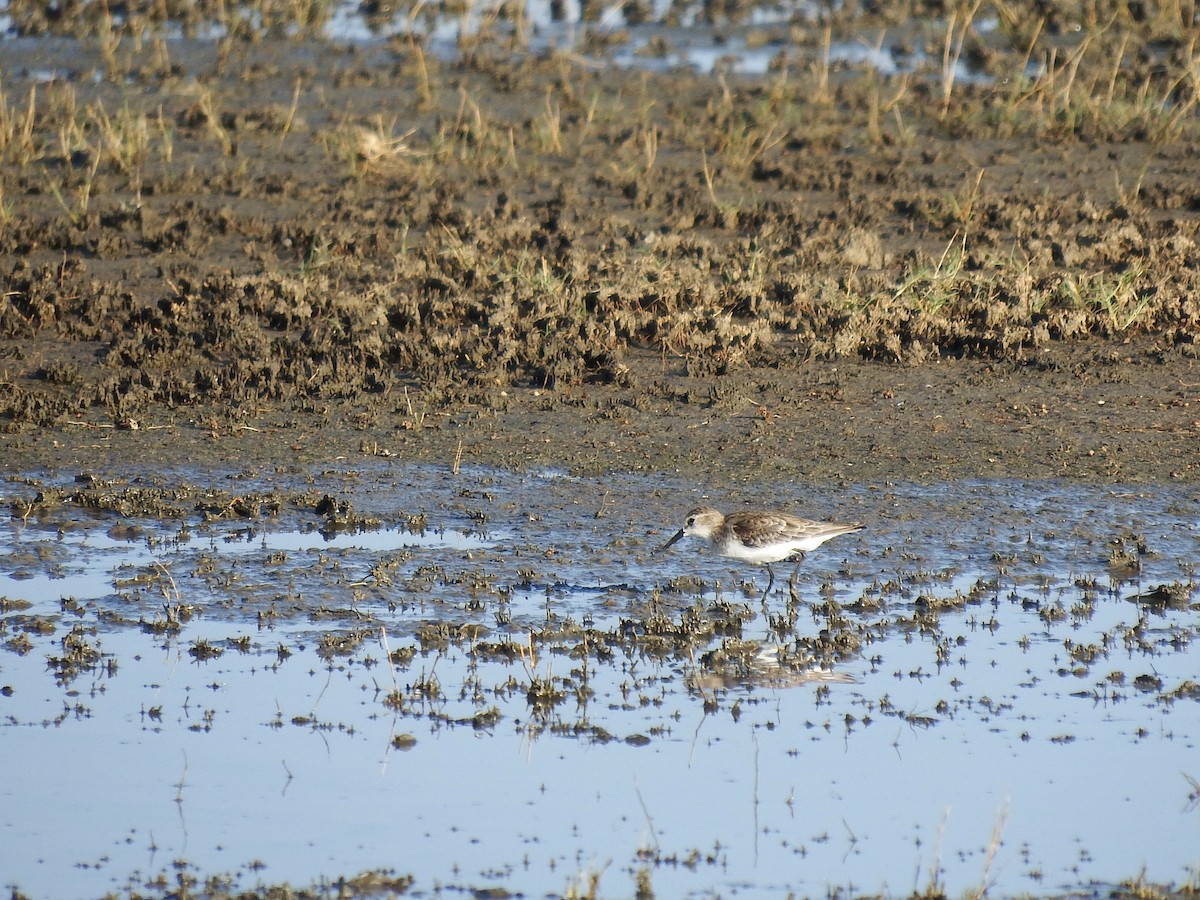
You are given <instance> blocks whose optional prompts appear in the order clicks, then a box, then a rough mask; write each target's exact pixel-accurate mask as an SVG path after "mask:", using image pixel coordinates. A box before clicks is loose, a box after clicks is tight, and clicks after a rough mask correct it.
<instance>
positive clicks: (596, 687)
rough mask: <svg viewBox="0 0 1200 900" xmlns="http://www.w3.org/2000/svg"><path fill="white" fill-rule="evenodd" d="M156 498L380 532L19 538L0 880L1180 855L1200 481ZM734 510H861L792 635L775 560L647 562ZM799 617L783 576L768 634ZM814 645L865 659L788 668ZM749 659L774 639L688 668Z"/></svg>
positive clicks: (479, 481)
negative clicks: (772, 576) (371, 526)
mask: <svg viewBox="0 0 1200 900" xmlns="http://www.w3.org/2000/svg"><path fill="white" fill-rule="evenodd" d="M157 480H158V481H159V482H160V483H162V484H170V483H172V482H173V481H188V482H191V483H194V484H201V485H204V484H211V485H213V486H214V487H217V488H219V489H221V490H226V491H231V490H236V491H238V492H247V493H249V492H253V491H271V490H274V491H277V492H280V493H281V494H282V495H284V496H288V494H289V491H292V490H295V491H297V492H299V491H306V490H310V489H311V484H312V483H313V482H315V483H317V484H319V485H320V488H321V490H323V491H326V492H328V493H330V494H332V495H334V496H336V497H337V498H338V499H339V500H348V501H351V502H352V503H353V505H354V509H355V511H356V512H357V513H359V514H362V515H366V516H376V517H378V518H379V519H381V520H382V524H381V527H380V528H378V529H375V530H368V531H362V532H358V533H354V532H347V531H342V532H338V533H336V534H333V535H332V539H330V540H326V538H325V537H324V536H323V535H322V534H321V533H320V531H319V530H318V529H319V528H320V527H321V526H322V524H323V523H322V520H321V519H320V518H319V517H316V516H315V515H313V514H312V512H311V511H307V510H304V509H302V508H299V507H295V506H290V505H289V504H287V503H285V504H283V506H282V511H281V512H280V513H279V514H278V515H275V516H274V517H262V518H259V519H253V520H235V521H225V520H217V521H210V522H206V521H204V518H203V516H201V515H200V514H198V513H197V514H195V515H193V514H190V513H189V514H185V515H183V516H181V517H179V519H177V520H172V521H169V522H165V523H164V522H162V521H155V520H149V519H147V520H141V521H139V520H129V519H120V518H118V517H117V516H115V515H114V514H96V513H91V512H88V511H85V510H82V509H79V508H76V507H74V506H72V505H70V504H64V505H63V506H60V507H58V508H56V509H54V510H51V511H46V512H45V513H44V514H43V515H41V516H40V517H39V516H36V515H35V516H30V517H29V519H28V520H27V521H24V522H23V521H21V520H13V521H10V522H7V523H5V524H4V525H3V527H2V530H0V598H3V599H2V600H0V610H2V611H0V622H2V623H3V630H2V631H0V641H2V642H3V643H2V644H0V688H3V689H5V691H4V693H3V694H0V732H2V735H0V765H3V767H4V770H5V771H7V772H10V773H13V772H25V773H27V777H10V778H7V779H5V780H4V781H3V782H2V783H0V847H3V848H4V849H3V851H0V854H2V863H3V864H2V865H0V874H2V880H3V882H4V884H5V885H6V886H7V885H15V886H17V887H19V888H20V889H21V890H23V891H26V892H28V893H30V894H32V895H36V896H45V897H73V896H84V895H98V894H100V893H102V892H104V891H106V890H110V889H118V888H121V887H122V886H125V885H128V884H131V883H134V884H140V883H144V882H145V881H147V880H148V879H151V878H154V877H156V876H159V875H160V874H162V873H165V876H166V878H167V879H168V881H173V879H174V878H175V877H176V876H177V873H178V872H183V873H185V874H189V873H190V874H196V875H201V876H204V875H211V874H218V873H225V874H229V875H232V876H233V877H234V878H235V880H236V881H237V882H238V883H239V884H241V885H242V886H243V887H245V886H252V885H254V884H256V883H258V882H259V881H263V882H268V883H277V882H280V881H284V880H288V881H291V882H292V883H294V884H308V883H310V882H314V881H321V880H322V879H336V878H338V877H340V876H351V875H354V874H356V873H358V872H360V871H363V870H368V869H384V870H390V871H393V872H395V873H396V874H397V875H411V876H412V877H413V878H414V883H413V887H412V889H413V891H415V892H418V893H426V894H427V893H429V892H431V891H433V890H435V889H437V888H438V887H461V888H468V887H473V888H487V887H503V888H507V889H509V890H513V891H522V892H525V893H527V894H530V895H541V894H552V893H560V892H562V891H564V890H565V889H567V888H568V887H569V886H571V885H572V884H578V883H580V882H581V881H584V880H586V878H587V877H589V876H590V875H592V874H599V878H600V887H601V894H602V895H605V896H625V895H630V894H632V893H633V890H634V886H635V879H636V878H637V877H638V873H639V872H642V871H643V870H644V872H645V876H644V877H647V878H648V880H649V883H650V884H651V885H652V887H653V889H654V890H655V891H656V892H657V893H659V895H660V896H711V895H714V894H722V895H725V894H730V893H738V892H746V893H753V894H754V895H755V896H780V897H782V896H785V895H786V894H787V893H788V892H797V893H801V894H814V893H825V892H826V891H827V890H831V889H833V888H836V887H844V888H852V889H853V890H855V891H888V892H893V893H895V892H901V891H909V890H912V889H922V888H925V887H927V886H929V885H930V884H931V883H934V882H935V881H936V882H937V883H939V884H941V885H943V886H944V887H945V889H946V890H947V891H949V892H950V893H952V894H953V893H961V892H963V891H966V890H969V889H977V888H981V887H984V886H988V887H990V888H991V889H992V890H993V891H994V892H995V893H997V894H1002V895H1004V894H1012V893H1016V892H1036V893H1043V892H1048V891H1063V890H1068V889H1074V888H1080V887H1085V886H1087V885H1089V884H1091V883H1093V882H1097V883H1101V884H1105V883H1111V882H1114V881H1116V880H1119V879H1122V878H1129V877H1136V876H1137V875H1139V873H1144V876H1145V877H1146V879H1148V880H1151V881H1154V880H1158V881H1173V882H1179V881H1182V880H1184V879H1186V878H1188V877H1189V874H1190V873H1194V872H1195V871H1196V867H1197V866H1198V865H1200V852H1198V851H1197V849H1196V848H1197V847H1200V841H1198V840H1197V838H1198V837H1200V813H1198V812H1197V808H1196V800H1197V798H1196V791H1197V785H1196V783H1195V781H1194V780H1193V779H1200V767H1198V766H1197V764H1196V759H1197V755H1196V746H1195V745H1196V741H1197V736H1198V730H1200V717H1198V716H1197V703H1198V702H1200V689H1196V688H1195V687H1194V683H1193V682H1192V681H1190V679H1193V678H1195V676H1196V672H1195V665H1194V662H1193V661H1191V660H1190V658H1189V653H1188V650H1189V648H1190V643H1191V641H1192V640H1193V639H1194V637H1195V634H1196V629H1197V614H1196V602H1195V599H1196V598H1195V595H1194V585H1193V579H1194V560H1195V558H1196V554H1197V541H1196V536H1195V535H1196V525H1197V520H1198V519H1200V503H1198V502H1197V497H1196V496H1195V495H1194V493H1193V492H1191V491H1189V490H1170V489H1166V490H1163V489H1156V490H1148V489H1142V488H1139V489H1136V490H1135V489H1128V490H1126V489H1121V488H1112V487H1107V488H1103V487H1092V486H1080V485H1068V484H1055V483H1037V484H1024V483H1007V482H1003V483H1002V482H982V483H974V484H958V485H942V486H935V487H932V488H931V487H927V486H918V485H899V486H895V485H892V486H849V487H844V488H836V487H829V486H823V487H810V486H801V485H763V486H759V487H757V488H756V489H755V490H754V491H752V492H750V493H749V494H746V493H742V494H737V492H734V491H724V490H720V491H718V490H715V489H714V490H713V491H712V492H710V493H709V494H705V493H703V492H702V491H700V490H697V489H695V488H694V487H692V486H690V485H685V484H682V483H678V482H676V481H674V480H672V479H671V478H670V477H667V476H660V477H637V476H614V477H611V478H608V479H605V480H603V481H598V480H590V479H580V478H574V477H571V476H567V475H565V474H562V473H553V472H544V473H537V474H526V475H520V474H512V473H504V472H493V471H484V470H471V471H464V472H463V473H462V474H460V475H458V476H454V475H452V474H451V473H449V472H445V471H441V470H437V469H428V468H426V469H421V468H405V467H401V466H387V465H378V466H365V467H362V468H357V469H352V470H351V469H347V470H342V471H335V472H322V473H312V474H310V475H308V476H306V477H305V478H301V477H300V476H269V475H259V474H255V473H251V474H249V475H247V474H246V473H239V474H238V476H237V477H236V478H233V477H231V476H229V475H227V474H222V473H208V474H205V473H196V472H189V473H174V474H172V475H166V476H159V477H158V479H157ZM34 489H35V486H30V485H25V484H22V483H20V482H13V483H10V484H9V485H8V486H7V489H6V492H7V495H8V497H9V498H10V499H11V498H14V497H18V498H20V497H24V498H28V497H29V496H30V495H31V494H32V492H33V491H34ZM735 496H738V497H739V499H746V500H749V501H755V505H758V504H760V503H770V504H772V505H784V506H786V507H787V508H789V509H791V510H793V511H795V512H798V513H800V514H803V515H812V516H814V517H820V518H838V519H841V518H847V519H861V520H863V521H866V522H867V523H868V526H869V527H868V529H867V530H866V531H863V532H861V533H860V534H856V535H849V536H846V537H843V538H839V539H838V540H836V541H834V542H831V543H830V544H827V545H826V546H825V547H822V548H821V549H820V550H818V551H816V552H814V553H812V554H810V556H809V558H808V560H807V562H806V564H805V566H804V568H803V569H802V572H801V576H800V580H799V588H800V593H801V594H802V596H803V598H804V600H805V601H806V602H805V603H802V604H800V605H799V607H798V608H797V612H798V617H797V618H796V620H795V624H794V631H791V630H788V628H787V625H786V622H784V624H782V625H781V624H780V619H779V618H776V619H775V620H774V624H775V626H776V627H775V628H772V627H771V623H769V622H768V620H767V618H766V616H765V614H764V610H763V608H762V607H761V606H760V605H759V603H758V594H759V593H761V590H762V588H763V587H764V586H765V581H764V579H763V573H761V572H759V571H754V570H753V569H748V568H745V567H739V566H737V565H733V564H730V563H728V562H727V561H725V560H722V559H719V558H711V557H710V556H708V555H705V554H697V553H695V552H692V551H695V550H698V549H700V548H696V547H695V546H692V545H690V544H687V543H684V544H679V545H676V548H673V549H672V551H670V552H668V553H656V552H655V551H656V549H657V548H658V547H660V546H661V544H662V543H663V542H664V541H665V540H666V538H667V537H668V536H669V535H670V534H671V533H673V531H674V529H675V528H676V527H677V526H678V524H679V522H680V520H681V519H682V517H683V515H684V514H685V513H686V511H687V509H688V508H690V507H691V506H694V505H696V504H697V503H698V502H700V501H701V500H704V501H705V502H712V503H713V504H714V505H717V506H719V507H721V508H725V509H730V508H733V506H734V504H735V502H737V501H735V499H734V498H735ZM414 515H423V516H424V521H425V522H427V527H426V528H425V529H424V531H417V532H413V531H410V530H407V527H408V525H409V523H411V522H412V521H414V520H413V519H412V518H411V517H412V516H414ZM417 521H420V520H417ZM131 528H132V529H134V530H132V531H131ZM130 537H131V538H132V539H126V538H130ZM676 549H679V550H680V551H681V552H675V551H676ZM1114 551H1117V553H1118V558H1117V559H1116V562H1117V563H1120V562H1121V561H1122V560H1124V561H1125V562H1129V561H1130V560H1136V564H1135V565H1114V560H1113V559H1112V555H1113V553H1114ZM1122 552H1124V553H1125V554H1126V556H1123V557H1122V556H1120V554H1121V553H1122ZM783 580H784V579H783V578H781V579H780V581H783ZM1159 585H1172V586H1174V587H1173V588H1172V590H1171V591H1170V592H1163V593H1160V594H1158V595H1155V597H1156V598H1157V600H1158V602H1149V599H1148V595H1150V592H1151V591H1152V589H1153V588H1155V587H1157V586H1159ZM1168 593H1169V596H1168ZM1138 595H1143V599H1144V600H1145V602H1136V601H1135V598H1136V597H1137V596H1138ZM829 600H834V601H836V602H837V603H836V605H832V604H829V603H827V601H829ZM168 608H170V609H172V610H174V615H175V616H176V617H177V621H176V622H175V626H174V627H167V623H168V622H169V618H168V614H167V611H166V610H167V609H168ZM786 609H787V598H786V588H782V589H781V590H777V591H776V592H775V593H773V595H772V597H771V598H770V601H769V608H768V612H769V613H770V615H772V616H775V617H783V613H784V612H785V611H786ZM731 610H732V611H733V612H736V613H739V615H744V616H746V617H748V618H746V620H745V621H744V622H743V623H742V624H741V626H740V629H739V628H738V627H737V625H736V622H734V621H733V620H732V619H731V618H730V615H731V612H730V611H731ZM783 618H786V617H783ZM672 628H673V629H674V630H673V631H672V630H671V629H672ZM822 630H824V631H825V632H826V634H827V636H828V635H830V634H840V635H852V636H853V637H855V638H856V639H857V640H858V641H859V644H858V647H857V649H853V650H846V651H844V652H840V653H837V654H832V655H826V656H824V657H822V658H820V659H818V660H816V661H815V662H813V663H811V664H790V662H791V660H792V659H793V657H795V656H798V655H803V654H802V652H801V651H802V650H803V651H811V650H812V649H813V648H814V647H820V646H822V645H820V644H819V642H815V641H814V639H816V638H818V637H819V636H820V635H821V633H822ZM739 638H740V639H744V640H748V641H755V642H763V644H764V645H765V646H766V648H767V649H766V651H765V652H761V653H759V654H758V655H757V656H755V657H754V660H755V661H754V663H753V664H751V665H749V666H746V665H743V666H740V667H738V666H734V667H728V666H722V665H721V664H720V662H719V660H718V658H716V657H710V656H706V654H708V653H709V652H710V651H712V650H714V649H718V648H726V649H729V650H730V651H731V653H732V649H733V648H734V647H736V646H738V645H736V644H735V641H736V640H737V639H739ZM81 645H82V646H83V647H85V648H86V650H81V649H80V647H81ZM779 648H783V649H782V650H780V649H779ZM72 649H74V650H75V651H76V652H75V655H74V656H72V655H71V654H70V653H69V652H68V651H69V650H72ZM389 650H390V651H392V653H393V659H394V660H395V663H394V666H393V665H389V663H388V651H389ZM217 651H220V653H219V655H216V653H217ZM817 655H818V656H820V654H819V653H818V654H817ZM68 657H69V658H68ZM72 660H73V661H74V662H72ZM539 686H540V687H542V688H548V689H550V692H549V693H548V694H538V692H537V691H536V690H531V688H538V687H539ZM554 691H558V692H560V693H559V694H554ZM389 696H390V697H391V700H390V701H389ZM32 761H36V762H37V765H36V766H33V765H31V762H32Z"/></svg>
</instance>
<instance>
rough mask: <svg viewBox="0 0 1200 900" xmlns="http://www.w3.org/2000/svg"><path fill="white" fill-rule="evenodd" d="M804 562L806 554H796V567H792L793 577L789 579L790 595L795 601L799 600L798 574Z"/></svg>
mask: <svg viewBox="0 0 1200 900" xmlns="http://www.w3.org/2000/svg"><path fill="white" fill-rule="evenodd" d="M802 562H804V554H803V553H797V554H796V568H794V569H792V577H791V578H789V579H788V596H790V597H791V598H792V600H793V601H795V602H799V600H800V595H799V594H797V593H796V576H797V575H799V574H800V564H801V563H802Z"/></svg>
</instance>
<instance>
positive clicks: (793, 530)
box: [663, 506, 863, 600]
mask: <svg viewBox="0 0 1200 900" xmlns="http://www.w3.org/2000/svg"><path fill="white" fill-rule="evenodd" d="M862 529H863V525H862V524H861V523H859V522H851V523H846V524H840V523H837V522H814V521H812V520H810V519H800V518H797V517H796V516H789V515H788V514H787V513H784V512H776V511H774V510H766V511H755V512H751V511H749V510H747V511H745V512H735V513H730V514H729V515H727V516H723V515H721V513H719V512H717V511H716V510H715V509H713V508H712V507H711V506H698V507H696V508H695V509H693V510H692V511H691V512H690V513H688V516H687V520H686V521H685V522H684V523H683V527H682V528H680V529H679V531H677V532H676V533H675V536H674V537H673V538H671V539H670V540H669V541H667V543H666V544H665V545H664V546H663V549H664V550H665V549H667V547H670V546H671V545H672V544H674V543H675V542H676V541H678V540H679V539H680V538H682V537H683V536H684V535H692V536H694V537H700V538H704V539H706V540H707V541H708V542H709V543H710V544H712V545H713V547H714V548H716V551H717V552H718V553H720V554H721V555H722V556H728V557H731V558H733V559H744V560H747V561H749V562H756V563H765V564H766V567H767V574H768V576H769V580H768V582H767V589H766V590H765V591H763V600H766V599H767V595H768V594H769V593H771V587H772V586H773V585H774V584H775V573H774V572H773V571H772V570H771V563H773V562H779V561H780V560H784V559H795V560H796V568H795V569H794V570H793V571H792V577H791V578H790V579H788V589H789V590H790V592H791V594H792V596H793V597H794V596H796V576H797V575H798V574H800V563H802V562H803V561H804V554H805V553H807V552H808V551H809V550H815V549H816V548H817V547H820V546H821V545H822V544H823V543H825V542H826V541H827V540H829V539H830V538H835V537H837V536H838V535H841V534H850V533H851V532H854V531H861V530H862Z"/></svg>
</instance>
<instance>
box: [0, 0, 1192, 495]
mask: <svg viewBox="0 0 1200 900" xmlns="http://www.w3.org/2000/svg"><path fill="white" fill-rule="evenodd" d="M156 8H157V7H156ZM19 9H23V7H19ZM1169 24H1170V23H1168V25H1169ZM28 27H29V28H30V29H31V30H36V29H34V27H33V26H32V25H30V26H28ZM39 27H40V26H39ZM88 27H89V28H91V27H92V26H91V25H89V26H88ZM1002 31H1004V30H1003V29H1002ZM1004 33H1005V34H1006V35H1007V36H1008V37H1009V39H1010V44H1011V46H1008V45H1006V46H999V47H997V46H986V45H985V44H984V42H983V40H982V38H978V36H975V35H972V36H971V40H970V41H968V50H969V51H971V52H972V53H974V54H975V56H976V57H978V60H979V64H980V65H982V66H984V67H986V68H987V69H988V70H989V71H993V72H1004V71H1006V69H1005V67H1006V66H1010V67H1011V66H1017V67H1018V68H1017V70H1018V71H1019V63H1020V62H1021V59H1020V54H1021V53H1023V52H1024V51H1025V50H1026V49H1027V47H1028V42H1029V40H1033V41H1034V44H1035V46H1036V48H1037V51H1036V53H1035V57H1034V58H1035V59H1041V60H1044V61H1045V62H1046V65H1047V69H1046V73H1045V74H1044V75H1043V76H1042V77H1040V78H1034V79H1022V80H1020V81H1019V82H1014V81H1013V80H1010V79H1006V78H1004V77H1002V76H1001V75H997V77H996V78H995V80H993V81H991V82H989V83H987V84H975V85H966V84H954V85H946V84H945V83H944V82H939V80H938V76H937V75H936V73H934V74H930V75H927V76H920V75H918V76H912V77H894V78H890V79H887V78H883V77H881V76H877V75H875V74H874V73H871V72H865V71H864V72H857V71H850V70H845V71H840V70H838V69H836V68H834V69H832V70H830V71H826V70H825V69H824V68H823V67H822V66H821V65H820V62H819V54H817V56H816V57H813V56H811V55H810V56H809V57H805V56H804V54H803V47H798V49H797V56H796V57H795V58H791V59H790V60H788V61H786V62H787V64H786V65H784V66H782V67H781V68H780V69H779V70H778V71H775V72H773V73H772V74H770V75H769V76H767V77H765V78H762V79H748V78H735V77H732V76H730V77H717V76H711V75H702V76H697V75H692V74H686V73H684V74H648V73H642V72H626V71H618V70H614V69H612V68H608V67H604V68H597V67H595V66H592V65H589V64H587V63H586V62H584V61H582V60H580V59H579V58H576V57H573V56H563V55H553V56H548V57H540V56H538V57H535V56H530V55H514V54H512V53H511V52H510V49H509V48H506V47H503V46H499V45H494V44H488V43H486V42H480V43H479V44H478V45H477V46H472V47H470V48H466V52H464V54H463V56H462V57H461V58H460V59H459V60H457V61H455V62H453V63H450V62H445V61H439V60H438V59H436V58H435V57H434V56H433V55H432V54H430V53H427V52H424V51H423V50H422V49H421V48H420V47H419V46H418V45H415V44H412V43H400V42H393V43H392V44H389V45H386V46H377V47H373V48H359V49H355V48H349V49H347V48H339V47H333V46H330V45H327V44H323V43H319V42H316V41H312V40H293V41H284V40H279V39H274V38H271V37H269V36H257V37H255V39H253V40H251V39H249V38H247V37H245V36H240V37H237V36H235V37H231V38H229V39H227V40H225V41H221V42H219V43H217V44H215V45H214V44H209V43H202V42H190V41H171V42H167V41H162V40H157V39H151V38H145V39H143V40H141V41H140V42H135V41H134V39H133V36H132V35H131V34H130V33H129V31H128V29H125V30H118V31H116V32H115V33H114V32H112V31H111V30H101V32H100V34H101V35H102V36H101V37H97V36H96V35H95V34H93V35H92V36H90V37H84V38H82V39H77V38H74V37H71V38H67V37H61V38H60V37H48V36H42V37H39V38H37V39H36V40H29V39H21V40H16V39H8V40H5V41H4V53H5V59H6V62H5V72H4V81H3V84H2V89H3V98H2V99H3V106H2V107H0V285H2V288H3V290H2V292H0V432H2V433H0V454H2V458H3V465H4V467H5V469H6V470H7V471H9V472H10V473H12V472H19V471H34V470H44V469H65V470H68V471H69V470H74V469H79V470H105V471H110V470H122V469H129V468H135V469H136V468H140V467H151V468H156V469H157V468H163V467H167V468H181V467H182V468H186V467H190V466H201V467H211V466H226V465H228V466H243V465H246V466H272V465H274V466H280V465H289V464H293V463H295V464H310V463H318V464H319V463H321V462H322V461H325V460H332V459H335V458H339V457H341V458H346V457H349V458H354V457H356V456H362V455H364V454H365V455H394V456H395V457H397V458H400V459H422V460H427V459H441V460H444V461H445V462H446V463H447V464H448V465H452V464H455V463H456V462H460V463H461V464H486V465H495V466H504V467H522V466H530V465H539V466H541V465H552V466H562V467H567V468H572V469H578V470H588V471H603V470H608V469H622V470H643V469H644V470H663V469H680V470H683V471H684V472H687V473H694V476H695V478H696V479H697V481H699V482H702V483H703V482H717V481H734V482H736V481H738V480H742V479H749V478H762V479H765V480H776V479H791V478H811V479H838V478H841V479H851V480H860V479H862V480H867V479H870V480H899V479H921V480H925V479H928V480H940V479H956V478H971V477H988V478H991V477H1005V478H1007V477H1015V478H1043V477H1052V476H1065V477H1069V478H1077V479H1111V480H1114V481H1165V480H1168V479H1185V480H1195V479H1197V478H1200V465H1198V460H1200V457H1198V456H1197V453H1196V449H1197V438H1198V437H1200V371H1198V363H1197V345H1196V336H1197V328H1198V326H1200V301H1198V299H1197V298H1198V297H1200V294H1198V288H1200V253H1198V252H1197V230H1198V228H1200V170H1198V169H1197V167H1196V163H1195V151H1194V148H1195V146H1196V139H1197V137H1200V127H1198V125H1197V121H1196V96H1195V92H1196V89H1197V86H1196V84H1195V83H1194V82H1193V80H1189V79H1187V78H1183V77H1182V76H1180V75H1178V73H1180V72H1186V71H1189V69H1188V66H1189V65H1192V66H1194V64H1195V63H1194V60H1192V58H1191V57H1190V56H1189V53H1190V51H1189V50H1188V47H1189V46H1190V45H1189V44H1188V42H1187V41H1186V40H1185V37H1186V31H1185V32H1182V33H1179V34H1177V33H1174V32H1171V29H1170V28H1168V27H1167V26H1165V25H1163V23H1161V22H1159V23H1145V22H1138V21H1133V20H1125V19H1120V20H1117V21H1115V23H1110V26H1109V27H1107V29H1103V30H1102V29H1097V30H1096V35H1095V40H1094V41H1093V42H1092V43H1090V44H1089V43H1088V41H1084V42H1083V43H1082V44H1081V43H1080V42H1078V41H1075V43H1074V44H1071V43H1066V42H1059V43H1054V41H1055V34H1054V32H1053V31H1052V30H1050V29H1048V30H1046V31H1045V32H1043V33H1040V34H1033V35H1029V34H1023V33H1022V32H1020V30H1019V29H1017V28H1016V27H1015V26H1013V27H1012V30H1011V34H1010V33H1009V32H1007V31H1005V32H1004ZM114 34H115V37H114ZM103 35H107V36H108V37H107V38H104V37H103ZM1022 40H1024V41H1025V43H1022ZM931 41H932V44H933V45H934V46H935V47H936V43H937V42H936V40H933V39H931ZM801 43H802V42H801ZM1016 47H1019V48H1020V51H1017V50H1015V49H1013V48H1016ZM1068 62H1073V63H1075V65H1074V67H1071V66H1068V65H1067V63H1068ZM48 71H52V72H54V73H57V74H56V76H55V77H54V78H53V79H51V80H49V81H47V80H46V74H45V73H46V72H48ZM94 76H95V77H94ZM1164 97H1165V98H1167V99H1168V101H1169V102H1159V100H1160V99H1161V98H1164Z"/></svg>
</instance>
